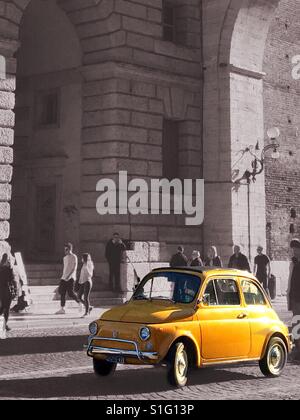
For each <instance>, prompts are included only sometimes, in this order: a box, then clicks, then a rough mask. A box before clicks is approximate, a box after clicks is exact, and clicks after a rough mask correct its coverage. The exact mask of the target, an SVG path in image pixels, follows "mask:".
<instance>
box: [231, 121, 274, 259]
mask: <svg viewBox="0 0 300 420" xmlns="http://www.w3.org/2000/svg"><path fill="white" fill-rule="evenodd" d="M267 136H268V139H269V140H270V141H271V143H270V144H268V145H267V146H265V147H264V148H263V150H262V152H261V156H260V157H258V156H257V154H255V153H254V152H253V147H251V146H248V147H247V148H246V149H245V150H244V151H243V156H244V155H245V154H246V153H249V154H250V155H251V156H252V157H253V160H252V162H251V170H246V171H245V173H244V175H243V176H242V177H241V178H240V179H238V180H236V181H235V185H236V188H237V189H238V188H239V186H240V185H247V197H248V244H249V258H250V260H251V207H250V185H251V182H252V183H255V182H256V178H257V176H258V175H260V174H262V173H263V171H264V169H265V160H266V153H267V152H268V151H269V150H272V155H271V156H272V159H279V158H280V153H279V148H280V144H279V141H278V139H279V137H280V130H279V128H277V127H273V128H270V129H269V130H268V131H267ZM259 151H260V147H259V142H257V144H256V147H255V152H259ZM242 181H246V182H242Z"/></svg>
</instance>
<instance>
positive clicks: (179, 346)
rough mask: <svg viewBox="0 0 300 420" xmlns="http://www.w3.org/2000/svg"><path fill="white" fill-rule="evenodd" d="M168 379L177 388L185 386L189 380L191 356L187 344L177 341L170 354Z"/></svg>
mask: <svg viewBox="0 0 300 420" xmlns="http://www.w3.org/2000/svg"><path fill="white" fill-rule="evenodd" d="M167 369H168V381H169V383H170V384H171V385H172V386H176V387H177V388H181V387H184V386H185V385H186V384H187V381H188V370H189V358H188V353H187V349H186V347H185V345H184V344H183V343H176V344H175V345H174V346H173V347H172V348H171V350H170V353H169V356H168V365H167Z"/></svg>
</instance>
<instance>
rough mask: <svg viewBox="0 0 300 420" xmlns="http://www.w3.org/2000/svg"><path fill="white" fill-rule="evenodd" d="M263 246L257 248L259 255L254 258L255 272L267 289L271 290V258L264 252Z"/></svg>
mask: <svg viewBox="0 0 300 420" xmlns="http://www.w3.org/2000/svg"><path fill="white" fill-rule="evenodd" d="M263 250H264V249H263V247H262V246H259V247H258V248H257V256H256V257H255V259H254V274H255V275H256V277H257V279H258V280H259V281H260V283H261V284H262V286H263V287H264V289H265V290H269V278H270V277H271V260H270V258H269V257H268V256H267V255H265V254H264V253H263Z"/></svg>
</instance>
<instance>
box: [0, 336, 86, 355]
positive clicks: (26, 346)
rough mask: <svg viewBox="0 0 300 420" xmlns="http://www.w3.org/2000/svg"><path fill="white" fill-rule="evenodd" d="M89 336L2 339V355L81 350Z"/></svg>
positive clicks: (0, 342) (0, 353)
mask: <svg viewBox="0 0 300 420" xmlns="http://www.w3.org/2000/svg"><path fill="white" fill-rule="evenodd" d="M87 338H88V336H87V335H86V336H66V337H63V336H58V337H56V336H54V337H20V338H10V339H8V340H3V341H0V356H24V355H30V354H45V353H64V352H69V351H70V352H72V351H81V350H83V346H84V345H85V344H87Z"/></svg>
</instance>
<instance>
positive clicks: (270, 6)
mask: <svg viewBox="0 0 300 420" xmlns="http://www.w3.org/2000/svg"><path fill="white" fill-rule="evenodd" d="M277 4H278V0H267V1H266V0H257V1H254V0H245V1H243V2H241V1H240V0H233V1H228V0H224V1H222V2H220V1H218V0H203V45H204V53H203V54H204V70H205V73H204V177H205V181H206V200H205V201H206V211H205V216H206V219H205V228H204V241H205V244H206V245H207V246H208V245H209V244H216V245H219V247H220V254H221V255H222V256H223V257H224V260H225V263H227V259H228V257H229V255H230V254H231V253H232V249H231V247H232V245H233V244H235V243H236V244H239V245H241V246H242V247H243V251H244V252H245V253H246V254H249V253H250V254H251V256H252V257H253V254H254V251H255V248H256V246H257V245H258V244H262V245H263V246H265V243H266V210H265V182H264V175H260V176H259V178H258V179H257V182H256V183H255V184H252V185H251V187H250V197H249V200H250V207H249V208H248V192H247V186H241V187H239V188H234V183H233V181H234V180H235V179H238V178H239V177H242V176H243V174H244V173H245V171H246V170H249V169H250V170H251V166H249V165H250V164H251V156H250V155H249V154H247V153H246V154H245V155H243V150H245V149H246V148H247V147H249V146H252V147H253V149H254V147H255V145H256V143H257V141H259V143H260V146H261V148H262V147H263V146H264V137H265V135H264V121H263V83H262V80H263V73H262V66H263V56H264V48H265V42H266V37H267V33H268V29H269V25H270V21H271V18H272V16H273V13H274V10H275V8H276V5H277ZM249 219H250V223H249ZM249 237H250V241H249ZM250 242H251V243H250ZM249 250H251V252H249Z"/></svg>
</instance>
